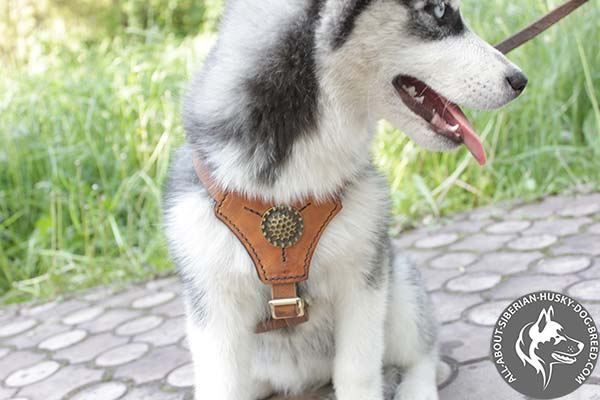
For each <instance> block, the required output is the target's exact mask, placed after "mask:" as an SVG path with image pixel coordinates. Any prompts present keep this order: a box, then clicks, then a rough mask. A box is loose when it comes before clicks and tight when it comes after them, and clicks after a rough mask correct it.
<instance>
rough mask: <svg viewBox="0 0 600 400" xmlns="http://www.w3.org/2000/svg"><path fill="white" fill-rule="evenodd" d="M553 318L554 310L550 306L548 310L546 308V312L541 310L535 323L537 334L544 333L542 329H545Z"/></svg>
mask: <svg viewBox="0 0 600 400" xmlns="http://www.w3.org/2000/svg"><path fill="white" fill-rule="evenodd" d="M553 316H554V308H553V307H552V306H550V308H548V309H547V310H542V312H541V313H540V317H539V318H538V320H537V322H536V323H535V324H536V326H537V328H538V332H540V333H542V332H543V331H544V328H546V325H547V324H548V322H550V321H551V320H552V317H553Z"/></svg>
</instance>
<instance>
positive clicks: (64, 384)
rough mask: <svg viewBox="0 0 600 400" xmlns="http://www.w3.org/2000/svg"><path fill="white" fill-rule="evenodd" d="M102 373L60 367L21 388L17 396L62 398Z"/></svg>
mask: <svg viewBox="0 0 600 400" xmlns="http://www.w3.org/2000/svg"><path fill="white" fill-rule="evenodd" d="M102 374H103V372H102V371H100V370H93V369H89V368H86V367H84V366H72V365H70V366H67V367H63V368H61V369H60V371H58V372H57V373H55V374H54V375H52V376H51V377H49V378H47V379H45V380H43V381H41V382H38V383H36V384H34V385H30V386H27V387H25V388H23V389H21V391H20V392H19V396H24V397H30V398H31V399H34V400H37V399H43V400H63V399H65V398H67V395H68V394H69V393H71V392H73V391H75V390H77V389H78V388H80V387H82V386H86V385H89V384H90V383H92V382H97V381H99V380H100V379H101V378H102ZM40 393H43V397H40Z"/></svg>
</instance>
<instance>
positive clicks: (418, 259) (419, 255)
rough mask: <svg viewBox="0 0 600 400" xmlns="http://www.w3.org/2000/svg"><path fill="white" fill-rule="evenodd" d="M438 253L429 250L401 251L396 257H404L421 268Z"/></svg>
mask: <svg viewBox="0 0 600 400" xmlns="http://www.w3.org/2000/svg"><path fill="white" fill-rule="evenodd" d="M439 254H440V252H439V251H431V250H403V251H402V252H400V253H398V255H397V256H398V257H406V258H408V260H409V261H410V262H412V263H413V264H414V265H416V266H422V265H425V264H427V261H429V260H431V259H432V258H434V257H436V256H437V255H439Z"/></svg>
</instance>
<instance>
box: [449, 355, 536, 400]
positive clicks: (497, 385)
mask: <svg viewBox="0 0 600 400" xmlns="http://www.w3.org/2000/svg"><path fill="white" fill-rule="evenodd" d="M486 347H488V346H486ZM440 399H442V400H455V399H456V400H458V399H460V400H480V399H485V400H508V399H510V400H519V399H526V397H525V396H523V395H521V394H519V393H518V392H515V391H514V390H513V389H512V388H511V387H510V386H509V385H507V384H506V383H505V382H504V381H503V380H502V377H501V376H500V375H499V374H498V371H496V367H495V366H494V364H492V363H491V362H490V361H487V360H486V361H481V362H478V363H475V364H470V365H466V366H463V367H461V368H460V372H459V373H458V376H457V377H456V379H455V380H454V382H452V384H451V385H448V386H446V387H445V388H444V389H442V391H441V392H440Z"/></svg>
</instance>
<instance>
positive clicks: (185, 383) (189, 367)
mask: <svg viewBox="0 0 600 400" xmlns="http://www.w3.org/2000/svg"><path fill="white" fill-rule="evenodd" d="M167 383H168V384H169V385H171V386H174V387H177V388H182V387H191V386H194V366H193V364H192V363H189V364H186V365H183V366H181V367H179V368H177V369H175V370H174V371H173V372H171V373H170V374H169V376H168V377H167Z"/></svg>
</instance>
